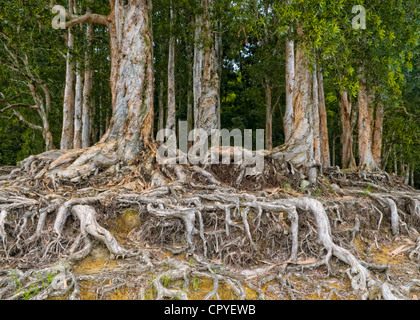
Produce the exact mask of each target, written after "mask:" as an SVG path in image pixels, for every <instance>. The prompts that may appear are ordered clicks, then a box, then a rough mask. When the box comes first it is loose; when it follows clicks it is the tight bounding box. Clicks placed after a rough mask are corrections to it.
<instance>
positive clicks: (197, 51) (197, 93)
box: [193, 15, 203, 127]
mask: <svg viewBox="0 0 420 320" xmlns="http://www.w3.org/2000/svg"><path fill="white" fill-rule="evenodd" d="M202 25H203V17H202V16H201V15H197V17H196V26H195V33H194V64H193V95H194V127H197V123H198V106H199V101H200V97H201V91H202V88H201V73H202V67H203V45H202V39H201V31H202Z"/></svg>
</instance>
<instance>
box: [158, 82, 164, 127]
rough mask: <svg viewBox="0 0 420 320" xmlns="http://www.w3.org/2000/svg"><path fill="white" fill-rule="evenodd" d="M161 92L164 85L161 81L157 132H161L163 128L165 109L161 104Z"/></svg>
mask: <svg viewBox="0 0 420 320" xmlns="http://www.w3.org/2000/svg"><path fill="white" fill-rule="evenodd" d="M163 90H164V84H163V79H161V80H160V83H159V122H158V131H160V130H162V129H163V128H164V126H165V113H164V112H165V107H164V102H163Z"/></svg>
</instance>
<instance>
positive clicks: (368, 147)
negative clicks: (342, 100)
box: [359, 79, 376, 171]
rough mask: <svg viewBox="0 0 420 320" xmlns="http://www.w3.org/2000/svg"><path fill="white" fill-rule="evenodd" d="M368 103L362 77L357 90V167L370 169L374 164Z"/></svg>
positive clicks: (372, 168) (371, 114) (370, 111)
mask: <svg viewBox="0 0 420 320" xmlns="http://www.w3.org/2000/svg"><path fill="white" fill-rule="evenodd" d="M368 104H369V99H368V94H367V90H366V84H365V82H364V80H363V79H362V81H361V82H360V91H359V169H361V170H367V171H371V170H374V169H375V168H376V165H375V161H374V160H373V155H372V120H373V109H372V108H369V105H368Z"/></svg>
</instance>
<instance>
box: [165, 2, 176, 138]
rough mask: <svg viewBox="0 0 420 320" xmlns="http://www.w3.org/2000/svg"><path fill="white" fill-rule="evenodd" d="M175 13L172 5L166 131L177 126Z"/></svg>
mask: <svg viewBox="0 0 420 320" xmlns="http://www.w3.org/2000/svg"><path fill="white" fill-rule="evenodd" d="M174 19H175V16H174V12H173V8H172V4H171V8H170V20H171V21H170V24H171V31H170V32H171V35H170V38H169V55H168V109H167V111H168V116H167V120H166V129H169V130H174V131H175V125H176V101H175V36H174V34H173V32H174V31H173V29H174Z"/></svg>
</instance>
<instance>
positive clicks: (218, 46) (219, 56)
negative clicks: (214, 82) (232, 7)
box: [215, 21, 223, 129]
mask: <svg viewBox="0 0 420 320" xmlns="http://www.w3.org/2000/svg"><path fill="white" fill-rule="evenodd" d="M217 25H218V27H219V32H218V33H217V34H216V39H215V54H216V59H215V63H216V66H215V68H216V70H217V75H218V80H219V83H218V88H219V93H218V100H217V111H216V113H217V123H218V124H217V128H218V129H221V107H222V103H221V98H220V96H221V81H222V71H223V38H222V33H221V29H222V22H221V21H218V22H217Z"/></svg>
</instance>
